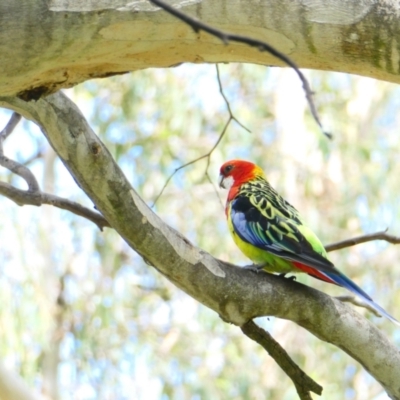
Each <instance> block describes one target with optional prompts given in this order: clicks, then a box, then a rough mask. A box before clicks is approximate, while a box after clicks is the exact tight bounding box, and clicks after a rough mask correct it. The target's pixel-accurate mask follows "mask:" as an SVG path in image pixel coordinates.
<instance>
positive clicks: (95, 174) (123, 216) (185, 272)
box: [0, 93, 400, 399]
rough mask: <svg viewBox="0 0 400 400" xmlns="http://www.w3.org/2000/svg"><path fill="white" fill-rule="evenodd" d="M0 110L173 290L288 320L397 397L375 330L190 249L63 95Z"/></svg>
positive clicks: (394, 370) (394, 362)
mask: <svg viewBox="0 0 400 400" xmlns="http://www.w3.org/2000/svg"><path fill="white" fill-rule="evenodd" d="M0 106H3V107H7V108H10V109H13V110H14V111H17V112H19V113H21V114H22V115H23V116H24V117H25V118H28V119H30V120H32V121H34V122H36V123H37V124H39V125H40V126H41V127H42V130H43V132H44V133H45V134H46V137H47V138H48V140H49V142H50V144H51V145H52V146H53V148H54V150H55V151H56V152H57V154H58V155H59V156H60V158H61V160H62V162H63V163H64V164H65V166H66V167H67V169H68V170H69V171H70V173H71V174H72V176H73V177H74V179H75V180H76V181H77V182H78V184H79V186H80V187H81V188H82V189H83V190H84V191H85V192H86V194H87V195H88V196H89V197H90V198H91V200H92V201H93V202H94V204H95V205H96V208H97V209H98V210H99V211H100V212H101V213H102V214H103V215H104V217H105V218H106V220H107V221H109V222H110V224H111V225H112V226H113V228H115V229H116V230H117V232H118V233H119V234H120V235H121V236H122V237H123V238H124V239H125V241H126V242H127V243H128V244H129V245H130V246H131V248H132V249H134V250H135V251H136V252H137V253H139V254H140V255H141V256H142V257H143V258H144V259H145V260H146V261H147V262H148V263H149V264H151V265H153V266H154V267H155V268H156V269H157V270H158V271H159V272H160V273H162V274H163V275H164V276H165V277H167V279H169V280H170V281H171V282H173V283H174V284H175V285H176V286H177V287H179V288H181V289H182V290H183V291H185V292H186V293H187V294H189V295H190V296H191V297H193V298H195V299H197V300H198V301H199V302H201V303H202V304H204V305H205V306H207V307H209V308H211V309H212V310H214V311H215V312H217V313H218V314H219V315H220V316H221V318H223V319H224V320H225V321H230V322H231V323H234V324H236V325H238V326H242V325H244V324H245V323H246V322H247V321H249V320H251V319H253V318H255V317H257V316H267V315H269V316H276V317H278V318H284V319H288V320H291V321H293V322H295V323H297V324H298V325H300V326H302V327H304V328H305V329H307V330H308V331H309V332H311V333H312V334H314V335H316V336H317V337H318V338H320V339H321V340H324V341H326V342H329V343H332V344H334V345H335V346H337V347H339V348H340V349H342V350H343V351H345V352H346V353H347V354H349V355H350V356H351V357H353V358H354V359H356V360H357V361H359V362H360V363H361V365H362V366H363V367H364V368H365V369H366V370H367V371H369V373H370V374H371V375H372V376H373V377H374V378H375V379H377V380H378V381H379V382H380V383H381V385H382V386H383V387H384V388H385V390H386V391H387V393H388V394H389V396H390V397H391V398H393V399H398V398H400V387H399V385H398V371H399V370H400V353H399V351H398V349H397V348H396V346H394V345H393V344H392V343H390V341H389V340H388V339H387V337H386V336H385V335H384V334H383V333H382V332H380V331H379V329H378V328H377V327H376V326H375V325H373V324H372V323H370V322H369V321H368V320H367V319H365V318H364V317H362V316H361V315H360V314H358V313H357V312H356V311H355V310H354V309H353V308H351V307H350V306H349V305H347V304H344V303H342V302H340V301H338V300H336V299H333V298H332V297H330V296H328V295H326V294H324V293H321V292H319V291H317V290H314V289H312V288H309V287H306V286H304V285H302V284H300V283H297V282H291V281H288V280H286V279H282V278H280V277H278V276H274V275H271V274H266V273H259V274H254V273H252V272H250V271H246V270H243V269H240V268H236V267H233V266H231V265H229V264H227V263H224V262H222V261H219V260H216V259H215V258H213V257H212V256H211V255H209V254H208V253H206V252H204V251H203V250H201V249H199V248H197V247H196V246H193V245H192V244H191V243H190V242H189V241H188V240H187V239H186V238H185V237H183V236H182V235H181V234H179V233H178V232H177V231H175V230H174V229H172V228H171V227H169V226H168V225H166V224H165V223H164V222H163V221H162V220H161V219H160V218H159V217H158V216H157V215H156V214H154V213H153V212H152V210H151V209H150V208H149V207H148V206H147V205H146V204H145V203H144V201H143V200H142V199H141V198H140V197H139V195H138V194H137V193H136V192H135V191H134V190H133V189H132V187H131V185H130V183H129V181H128V180H127V179H126V177H125V176H124V174H123V173H122V171H121V169H120V168H119V167H118V165H117V164H116V162H115V161H114V160H113V158H112V156H111V154H110V153H109V151H108V149H107V148H106V147H105V146H104V144H103V143H102V142H101V141H100V139H99V137H98V136H97V135H96V134H95V133H94V132H93V130H92V129H91V128H90V126H89V125H88V123H87V122H86V120H85V119H84V117H83V116H82V114H81V113H80V111H79V109H78V108H77V107H76V106H75V105H74V104H73V103H72V102H71V101H70V100H69V99H68V98H67V97H66V96H65V95H64V94H63V93H56V94H54V95H50V96H48V97H46V98H44V99H40V100H38V101H36V102H24V101H23V100H21V99H18V98H15V97H9V98H5V97H3V98H0ZM221 218H222V216H221Z"/></svg>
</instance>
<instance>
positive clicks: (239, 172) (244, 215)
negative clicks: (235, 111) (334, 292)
mask: <svg viewBox="0 0 400 400" xmlns="http://www.w3.org/2000/svg"><path fill="white" fill-rule="evenodd" d="M219 186H220V187H222V188H224V189H228V197H227V201H226V207H225V214H226V217H227V220H228V229H229V231H230V233H231V235H232V237H233V240H234V242H235V244H236V245H237V246H238V248H239V249H240V250H241V252H242V253H243V254H244V255H245V256H246V257H248V258H249V259H250V260H251V261H252V262H253V263H254V264H255V266H256V269H262V270H265V271H267V272H270V273H279V274H281V275H283V276H285V275H286V274H287V273H301V272H303V273H307V274H309V275H311V276H312V277H314V278H317V279H320V280H322V281H324V282H328V283H332V284H336V285H338V286H342V287H344V288H346V289H347V290H349V291H350V292H352V293H353V294H355V295H356V296H358V297H359V298H361V299H362V301H363V302H365V303H366V304H368V305H369V306H370V307H371V308H372V309H374V310H375V311H377V312H378V313H379V314H380V315H383V316H385V317H386V318H388V319H389V320H390V321H392V322H394V323H395V324H397V325H400V322H399V321H398V320H397V319H395V318H394V317H392V316H391V315H390V314H389V313H387V312H386V311H385V310H384V309H383V308H382V307H381V306H380V305H378V304H377V303H375V302H374V301H373V300H372V298H371V297H370V296H369V295H368V294H367V293H365V292H364V291H363V290H362V289H361V288H360V287H358V286H357V285H356V284H355V283H354V282H353V281H352V280H350V279H349V278H348V277H347V276H346V275H344V274H343V273H342V272H340V271H339V270H338V269H337V268H336V267H335V266H334V265H333V263H332V262H330V261H329V260H328V257H327V253H326V250H325V248H324V246H323V244H322V243H321V241H320V240H319V239H318V237H317V236H316V235H315V233H314V232H313V231H312V230H311V229H310V228H309V227H307V226H306V225H305V223H304V222H303V219H302V217H301V216H300V214H299V212H298V211H297V210H296V209H295V208H294V207H293V206H292V205H291V204H289V203H288V202H287V201H286V200H285V199H284V198H283V197H282V196H280V195H279V194H278V193H277V192H276V190H275V189H274V188H273V187H272V186H271V185H270V184H269V183H268V181H267V179H266V176H265V174H264V171H263V170H262V169H261V168H260V167H258V166H257V165H255V164H253V163H252V162H249V161H245V160H231V161H227V162H225V163H224V164H223V165H222V166H221V168H220V175H219Z"/></svg>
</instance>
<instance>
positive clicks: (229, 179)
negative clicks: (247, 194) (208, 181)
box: [221, 176, 235, 190]
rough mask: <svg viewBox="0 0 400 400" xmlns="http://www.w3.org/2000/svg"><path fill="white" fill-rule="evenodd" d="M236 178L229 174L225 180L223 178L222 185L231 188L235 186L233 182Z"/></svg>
mask: <svg viewBox="0 0 400 400" xmlns="http://www.w3.org/2000/svg"><path fill="white" fill-rule="evenodd" d="M234 182H235V181H234V179H233V177H232V176H228V177H227V178H224V179H223V180H222V185H221V186H222V187H223V188H224V189H228V190H229V189H230V188H231V187H232V186H233V184H234Z"/></svg>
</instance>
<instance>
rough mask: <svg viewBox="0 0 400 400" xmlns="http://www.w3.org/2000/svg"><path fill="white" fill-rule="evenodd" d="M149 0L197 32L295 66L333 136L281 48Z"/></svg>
mask: <svg viewBox="0 0 400 400" xmlns="http://www.w3.org/2000/svg"><path fill="white" fill-rule="evenodd" d="M149 1H150V2H151V3H153V4H155V5H157V6H158V7H161V8H162V9H163V10H165V11H167V12H168V13H169V14H171V15H173V16H175V17H177V18H178V19H180V20H181V21H183V22H185V23H186V24H188V25H189V26H191V27H192V28H193V30H194V31H195V32H196V33H197V32H199V31H204V32H207V33H209V34H210V35H213V36H215V37H217V38H219V39H221V40H222V42H223V43H224V44H226V45H227V44H228V43H229V42H230V41H232V42H238V43H244V44H247V45H249V46H252V47H256V48H257V49H258V50H259V51H266V52H268V53H270V54H272V55H273V56H274V57H276V58H278V59H279V60H281V61H283V62H284V63H285V64H287V65H288V66H290V67H291V68H293V69H294V71H295V72H296V73H297V75H298V77H299V78H300V80H301V82H302V84H303V89H304V92H305V95H306V99H307V101H308V104H309V106H310V110H311V114H312V116H313V117H314V119H315V121H316V122H317V124H318V126H319V127H320V128H321V131H322V132H323V133H324V134H325V135H326V136H327V137H328V138H331V137H332V135H331V134H330V133H328V132H325V131H324V129H323V127H322V123H321V121H320V119H319V116H318V112H317V109H316V107H315V104H314V101H313V99H312V95H313V92H312V91H311V88H310V85H309V83H308V81H307V79H306V77H305V76H304V75H303V73H302V72H301V71H300V69H299V68H298V66H297V65H296V64H295V63H294V62H293V61H292V60H291V59H290V58H289V57H288V56H287V55H285V54H284V53H281V52H280V51H279V50H277V49H275V47H273V46H271V45H270V44H268V43H266V42H263V41H261V40H257V39H252V38H250V37H248V36H242V35H236V34H233V33H228V32H224V31H221V30H219V29H216V28H214V27H212V26H210V25H208V24H205V23H204V22H201V21H199V20H198V19H196V18H193V17H190V16H189V15H187V14H185V13H183V12H181V11H179V10H177V9H176V8H174V7H172V6H170V5H169V4H167V3H165V2H164V1H162V0H149Z"/></svg>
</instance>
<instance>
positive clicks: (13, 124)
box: [0, 112, 22, 156]
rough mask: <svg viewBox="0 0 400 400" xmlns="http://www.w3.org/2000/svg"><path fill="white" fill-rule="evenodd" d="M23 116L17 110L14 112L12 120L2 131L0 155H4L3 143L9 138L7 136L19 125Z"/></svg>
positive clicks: (0, 133) (0, 134)
mask: <svg viewBox="0 0 400 400" xmlns="http://www.w3.org/2000/svg"><path fill="white" fill-rule="evenodd" d="M21 118H22V116H21V115H20V114H18V113H16V112H13V113H12V115H11V118H10V120H9V121H8V123H7V125H6V126H5V127H4V129H3V130H2V131H1V132H0V156H2V155H3V143H4V141H5V140H6V139H7V137H8V136H9V135H10V134H11V133H12V132H13V131H14V129H15V127H16V126H17V125H18V122H19V121H20V120H21Z"/></svg>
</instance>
